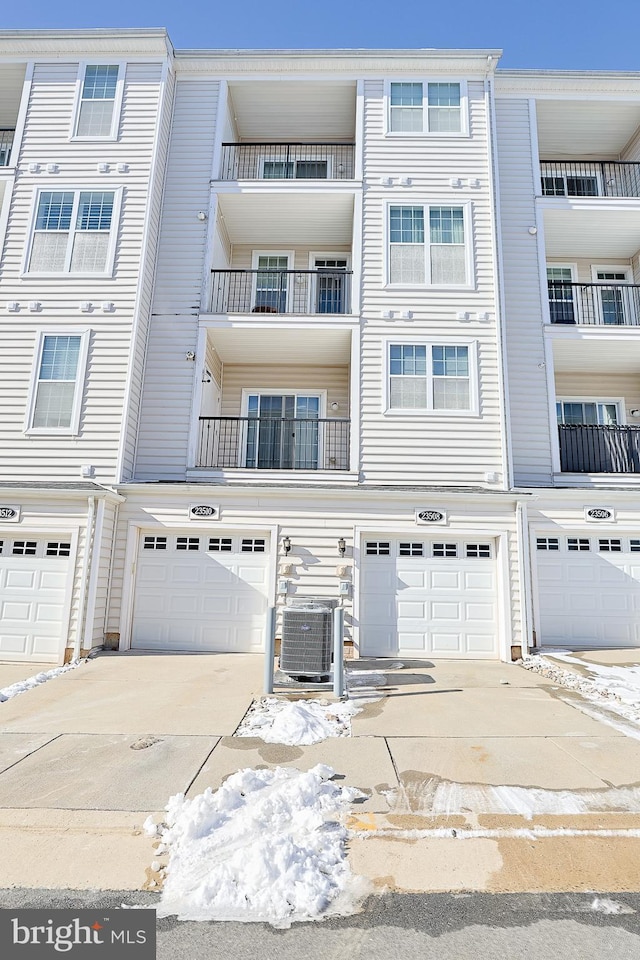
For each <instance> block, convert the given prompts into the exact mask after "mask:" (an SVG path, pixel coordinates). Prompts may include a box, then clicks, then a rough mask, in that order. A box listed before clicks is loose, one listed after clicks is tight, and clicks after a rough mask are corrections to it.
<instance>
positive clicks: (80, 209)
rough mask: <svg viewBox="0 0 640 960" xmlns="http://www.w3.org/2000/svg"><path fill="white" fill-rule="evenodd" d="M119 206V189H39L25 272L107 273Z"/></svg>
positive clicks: (110, 267)
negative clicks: (113, 228) (113, 225)
mask: <svg viewBox="0 0 640 960" xmlns="http://www.w3.org/2000/svg"><path fill="white" fill-rule="evenodd" d="M119 205H120V191H119V190H116V191H114V190H109V191H103V190H42V191H41V192H40V193H39V194H38V203H37V209H36V219H35V227H34V231H33V238H32V241H31V250H30V254H29V260H28V264H27V270H28V272H29V273H43V274H56V273H74V274H88V275H93V274H110V273H111V270H112V268H113V257H114V252H115V251H114V247H115V243H114V241H115V231H112V229H111V227H112V224H114V223H116V222H117V217H118V213H119Z"/></svg>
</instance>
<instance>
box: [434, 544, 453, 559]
mask: <svg viewBox="0 0 640 960" xmlns="http://www.w3.org/2000/svg"><path fill="white" fill-rule="evenodd" d="M433 556H434V557H457V556H458V545H457V544H456V543H434V545H433Z"/></svg>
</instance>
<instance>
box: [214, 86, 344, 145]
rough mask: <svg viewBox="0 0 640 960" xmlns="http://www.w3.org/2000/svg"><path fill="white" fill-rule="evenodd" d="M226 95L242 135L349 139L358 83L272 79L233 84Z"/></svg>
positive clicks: (278, 138) (247, 137) (248, 137)
mask: <svg viewBox="0 0 640 960" xmlns="http://www.w3.org/2000/svg"><path fill="white" fill-rule="evenodd" d="M229 92H230V99H231V104H232V108H233V111H234V114H235V122H236V128H237V133H238V136H239V137H240V138H241V139H243V140H249V141H251V140H260V141H267V142H276V143H277V142H279V141H281V140H307V141H310V140H311V141H323V140H334V141H335V140H345V141H353V139H354V136H355V123H356V85H355V82H353V81H351V82H349V83H313V82H309V83H307V82H304V81H302V80H300V81H296V82H291V83H275V82H273V81H268V80H267V81H263V82H253V83H251V82H250V81H247V82H246V83H231V84H230V85H229Z"/></svg>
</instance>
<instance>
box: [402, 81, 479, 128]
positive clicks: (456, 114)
mask: <svg viewBox="0 0 640 960" xmlns="http://www.w3.org/2000/svg"><path fill="white" fill-rule="evenodd" d="M387 97H388V103H389V115H388V130H389V133H392V134H408V135H413V136H415V135H418V136H419V135H424V134H439V135H443V134H452V133H453V134H461V133H464V132H465V127H466V117H465V107H466V90H465V87H464V84H463V83H460V82H453V83H452V82H449V81H447V82H445V83H440V82H437V81H434V82H430V81H424V82H423V81H391V83H389V87H388V94H387Z"/></svg>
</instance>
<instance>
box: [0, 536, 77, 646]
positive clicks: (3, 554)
mask: <svg viewBox="0 0 640 960" xmlns="http://www.w3.org/2000/svg"><path fill="white" fill-rule="evenodd" d="M70 554H71V542H70V540H64V539H57V538H56V539H51V538H50V537H47V538H44V537H29V538H28V539H25V537H24V536H22V537H19V538H18V537H16V538H8V537H6V536H4V537H0V660H32V661H34V662H35V663H56V662H58V660H59V658H60V654H61V652H62V648H63V647H64V645H65V643H64V641H66V636H65V637H63V635H62V634H63V630H64V629H65V627H66V622H65V620H66V616H65V611H66V599H67V588H68V587H67V585H68V573H69V564H70V562H71V561H70V559H69V558H70Z"/></svg>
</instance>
